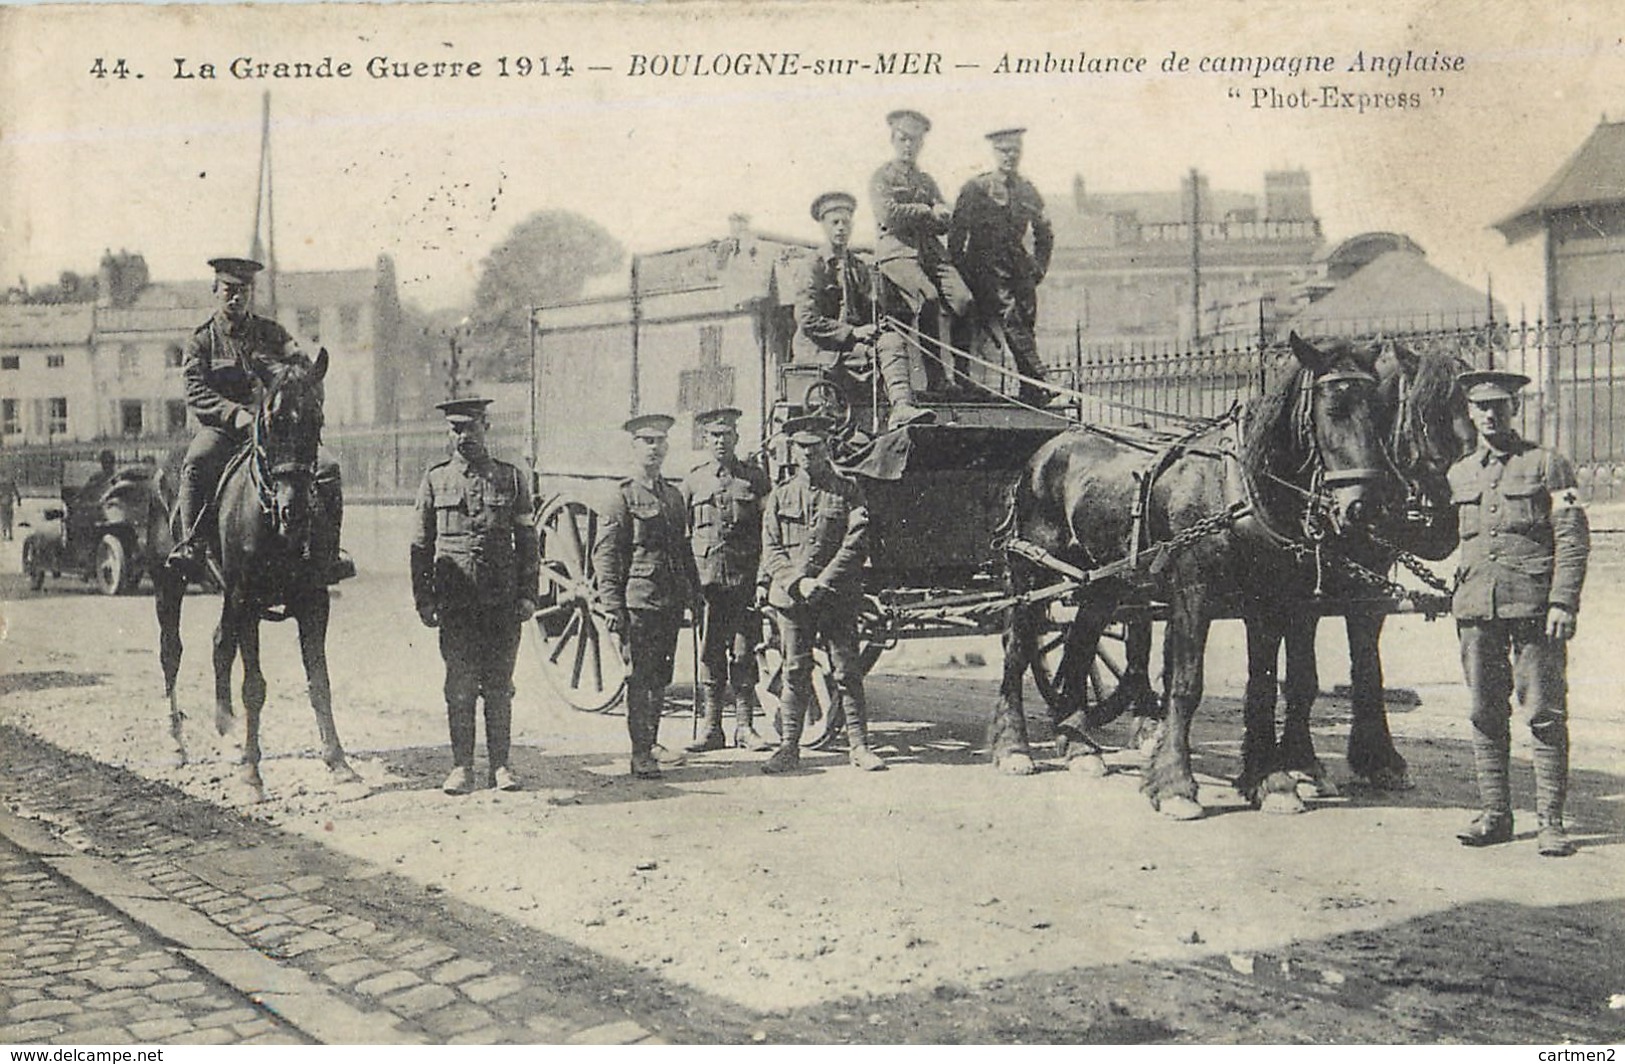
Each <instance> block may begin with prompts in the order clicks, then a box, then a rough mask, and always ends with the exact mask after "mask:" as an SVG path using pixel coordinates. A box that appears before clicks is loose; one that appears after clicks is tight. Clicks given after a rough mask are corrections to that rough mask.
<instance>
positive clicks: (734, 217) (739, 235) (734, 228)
mask: <svg viewBox="0 0 1625 1064" xmlns="http://www.w3.org/2000/svg"><path fill="white" fill-rule="evenodd" d="M728 235H729V236H730V237H732V238H733V239H735V240H739V241H743V240H745V239H747V238H748V237H749V236H750V215H748V214H737V213H736V214H730V215H728Z"/></svg>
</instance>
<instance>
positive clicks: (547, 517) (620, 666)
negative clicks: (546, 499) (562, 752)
mask: <svg viewBox="0 0 1625 1064" xmlns="http://www.w3.org/2000/svg"><path fill="white" fill-rule="evenodd" d="M599 525H600V519H599V515H598V512H597V511H596V510H594V509H593V508H592V507H591V506H589V505H587V504H586V503H584V502H582V501H581V500H579V499H570V498H563V499H558V500H556V501H554V502H553V503H551V504H550V505H549V506H548V507H547V508H546V509H545V510H544V511H543V512H542V517H541V521H540V522H539V530H540V535H541V555H542V558H541V575H542V598H543V602H544V603H545V605H544V606H543V608H542V609H540V610H538V611H537V613H536V616H535V618H534V619H533V621H532V623H534V624H535V626H536V634H537V646H538V647H539V648H540V652H541V662H542V672H543V674H544V675H546V677H547V679H548V682H549V683H551V684H552V685H553V689H554V690H555V691H557V692H558V693H559V694H560V695H561V696H563V698H564V700H565V701H566V702H568V703H570V705H572V706H574V707H575V708H576V709H579V710H584V711H586V712H589V713H601V712H603V711H604V710H606V709H609V708H610V707H612V706H614V705H615V704H616V703H617V702H618V701H620V698H621V692H622V691H623V690H625V688H626V668H627V667H626V661H625V659H623V658H622V657H621V647H620V642H619V640H617V639H616V638H615V637H614V636H613V635H611V634H610V631H609V628H608V627H607V626H606V625H605V623H604V617H603V614H602V613H600V612H599V610H598V595H597V591H596V589H595V588H594V587H593V568H592V548H593V544H595V543H596V542H597V541H598V529H599Z"/></svg>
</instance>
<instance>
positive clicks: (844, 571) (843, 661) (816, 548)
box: [761, 469, 869, 705]
mask: <svg viewBox="0 0 1625 1064" xmlns="http://www.w3.org/2000/svg"><path fill="white" fill-rule="evenodd" d="M868 551H869V504H868V501H867V499H866V498H865V497H864V493H863V488H862V486H861V485H859V484H858V482H857V481H856V480H853V479H851V478H850V477H847V476H845V475H843V474H841V473H839V472H838V471H836V470H834V469H830V470H828V471H827V472H825V473H823V474H821V475H820V476H818V477H816V478H814V477H812V476H810V475H809V474H808V473H807V471H806V470H802V471H800V472H798V473H797V474H796V475H795V476H794V477H791V478H790V479H789V480H787V481H785V482H784V483H783V484H780V485H779V486H778V487H777V488H775V489H773V493H772V494H771V495H769V496H768V500H767V507H766V509H765V511H764V513H763V515H762V572H761V579H762V581H763V582H765V583H767V584H768V604H769V605H770V606H772V607H774V609H775V610H777V612H778V615H779V637H780V639H781V641H782V642H783V644H784V646H783V650H784V672H785V680H786V685H787V687H788V688H789V690H790V693H791V695H792V696H793V697H796V698H798V699H802V700H803V701H802V702H801V703H800V704H801V705H806V704H807V703H806V702H805V701H804V700H805V699H808V698H810V697H811V696H812V652H813V647H814V646H815V645H816V643H817V640H818V636H819V635H820V634H822V635H823V636H824V638H825V640H826V641H827V642H828V644H829V653H830V674H831V679H832V680H833V681H834V682H835V685H836V688H837V689H838V690H840V691H841V693H842V694H843V696H845V697H847V698H851V699H854V700H856V703H857V704H859V705H862V704H863V703H864V691H863V670H862V668H861V666H860V663H859V659H858V636H857V621H858V608H859V607H860V606H861V605H862V601H863V566H864V562H865V561H866V560H867V559H868ZM802 577H812V578H814V579H816V580H818V581H819V582H820V583H822V584H824V585H825V586H826V587H827V588H828V590H826V591H823V592H821V593H819V594H817V595H815V596H813V598H812V599H811V600H808V599H806V598H803V597H802V595H801V594H800V592H799V591H798V590H797V589H796V585H797V583H799V582H800V580H801V578H802Z"/></svg>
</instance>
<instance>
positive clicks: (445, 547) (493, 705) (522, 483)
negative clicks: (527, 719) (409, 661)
mask: <svg viewBox="0 0 1625 1064" xmlns="http://www.w3.org/2000/svg"><path fill="white" fill-rule="evenodd" d="M539 562H540V559H539V557H538V554H537V545H536V523H535V514H534V512H533V510H532V506H531V493H530V484H529V482H528V478H527V477H526V476H525V474H524V473H523V472H521V471H520V470H519V469H518V468H517V467H515V466H512V465H509V464H508V463H507V462H501V461H498V460H496V459H494V458H489V457H487V458H486V459H485V460H483V461H474V462H470V461H467V460H465V459H464V458H463V457H462V456H460V455H458V456H454V457H452V458H450V459H448V460H446V461H444V462H440V463H438V464H437V465H433V466H430V467H429V471H428V472H427V473H426V474H424V477H423V483H422V484H421V485H420V486H419V488H418V496H417V508H416V519H415V522H414V526H413V531H412V546H411V566H412V597H413V599H414V601H415V603H416V605H417V608H418V611H419V612H420V613H427V612H429V611H433V612H435V613H436V614H438V616H439V629H440V656H441V658H442V659H443V660H444V661H445V665H446V683H445V697H446V715H447V721H448V723H449V725H450V728H451V740H452V754H453V758H454V760H455V762H456V763H457V764H458V765H461V766H469V765H472V764H473V759H474V703H475V700H476V699H477V698H481V697H483V699H484V702H485V733H486V746H487V750H488V753H489V755H490V762H491V767H492V768H493V769H495V768H497V767H500V766H504V765H506V764H507V763H508V746H509V734H510V729H511V720H512V707H513V690H514V688H513V670H514V661H515V658H516V657H517V655H518V651H519V637H520V633H521V626H522V623H523V619H522V618H521V617H520V615H519V612H518V611H519V604H520V602H521V600H525V599H534V598H535V595H536V580H537V570H538V567H539Z"/></svg>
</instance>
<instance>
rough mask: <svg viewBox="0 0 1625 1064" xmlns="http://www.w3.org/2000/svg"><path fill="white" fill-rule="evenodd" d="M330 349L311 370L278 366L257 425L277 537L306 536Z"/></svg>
mask: <svg viewBox="0 0 1625 1064" xmlns="http://www.w3.org/2000/svg"><path fill="white" fill-rule="evenodd" d="M327 365H328V360H327V349H326V348H325V347H324V348H322V349H321V351H320V352H319V353H318V354H317V356H316V361H315V362H314V363H312V364H311V366H310V367H309V368H308V369H307V368H306V367H305V366H303V365H301V364H299V363H286V364H283V365H279V366H277V367H276V368H275V369H274V370H273V371H272V373H271V378H270V383H269V385H268V387H267V389H266V392H265V397H264V400H263V401H262V403H261V404H260V411H259V416H258V418H256V420H255V423H254V450H255V455H254V459H255V473H256V481H257V483H258V485H259V489H260V496H261V502H262V503H264V504H266V505H267V507H268V509H269V511H270V513H271V515H272V517H273V519H274V522H275V525H276V528H277V531H278V533H279V534H281V535H284V536H288V537H290V538H293V537H296V536H299V535H302V534H303V533H304V532H305V531H306V525H307V522H308V520H309V516H310V512H309V511H310V507H309V498H310V487H311V483H312V480H313V479H314V477H315V470H316V450H317V446H318V445H319V444H320V443H321V438H322V378H323V377H325V376H326V375H327Z"/></svg>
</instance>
